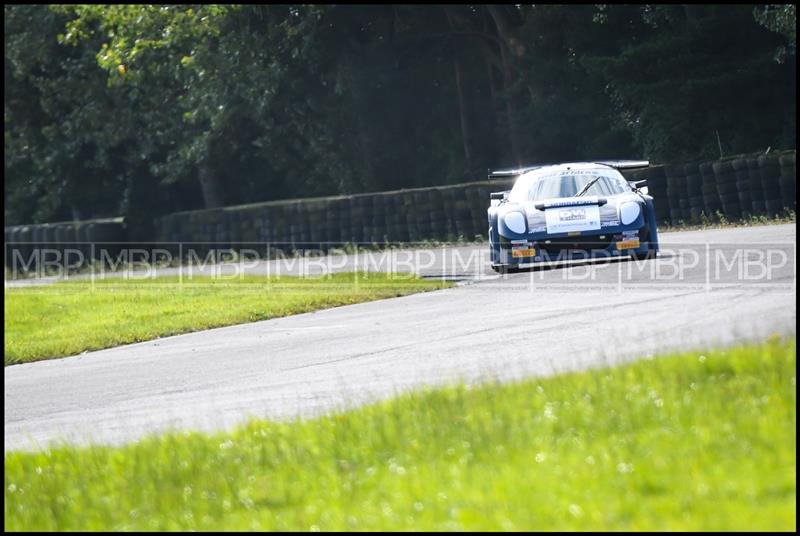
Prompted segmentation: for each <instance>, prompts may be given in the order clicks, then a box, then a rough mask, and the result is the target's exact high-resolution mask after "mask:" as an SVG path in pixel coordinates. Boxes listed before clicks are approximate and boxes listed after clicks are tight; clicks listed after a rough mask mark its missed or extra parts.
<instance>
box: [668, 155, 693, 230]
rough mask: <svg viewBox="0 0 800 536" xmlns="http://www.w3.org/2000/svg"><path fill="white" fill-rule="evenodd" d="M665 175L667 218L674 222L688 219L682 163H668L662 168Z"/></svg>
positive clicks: (687, 203)
mask: <svg viewBox="0 0 800 536" xmlns="http://www.w3.org/2000/svg"><path fill="white" fill-rule="evenodd" d="M664 172H665V174H666V176H667V202H668V204H669V219H670V221H671V222H672V223H673V224H675V223H678V222H681V221H685V220H687V219H688V214H689V199H688V197H687V196H686V175H685V170H684V165H683V164H673V165H668V166H666V167H665V168H664Z"/></svg>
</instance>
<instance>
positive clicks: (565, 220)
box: [544, 205, 600, 233]
mask: <svg viewBox="0 0 800 536" xmlns="http://www.w3.org/2000/svg"><path fill="white" fill-rule="evenodd" d="M544 218H545V223H546V225H547V232H548V233H569V232H575V231H578V232H580V231H595V230H597V229H600V207H599V206H597V205H582V206H567V207H552V208H548V209H546V210H545V211H544Z"/></svg>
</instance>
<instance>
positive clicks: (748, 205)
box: [731, 157, 753, 218]
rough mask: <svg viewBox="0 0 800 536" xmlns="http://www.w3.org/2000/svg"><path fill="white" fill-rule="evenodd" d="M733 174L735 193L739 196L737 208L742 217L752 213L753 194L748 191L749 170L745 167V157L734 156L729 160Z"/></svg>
mask: <svg viewBox="0 0 800 536" xmlns="http://www.w3.org/2000/svg"><path fill="white" fill-rule="evenodd" d="M731 165H732V166H733V174H734V176H735V177H736V194H737V196H738V197H739V208H740V210H741V212H742V216H743V217H745V218H746V217H748V216H750V215H751V214H752V213H753V196H752V193H751V192H750V172H749V170H748V167H747V158H746V157H742V158H734V159H733V160H732V161H731Z"/></svg>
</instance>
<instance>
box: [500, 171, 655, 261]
mask: <svg viewBox="0 0 800 536" xmlns="http://www.w3.org/2000/svg"><path fill="white" fill-rule="evenodd" d="M647 166H649V162H647V161H625V160H623V161H614V162H576V163H567V164H556V165H542V166H529V167H525V168H520V169H509V170H500V171H493V172H491V173H490V174H489V178H490V179H492V178H513V177H516V181H515V183H514V186H513V187H512V189H511V190H508V191H504V192H495V193H492V194H491V205H490V206H489V210H488V215H489V247H490V252H491V259H492V268H493V269H494V270H495V271H498V272H509V271H516V270H517V269H519V268H520V267H523V266H525V265H529V264H536V263H541V262H560V261H564V260H575V259H587V258H592V259H596V258H609V257H615V256H622V255H624V256H630V257H633V258H635V259H643V258H654V257H655V256H656V254H657V252H658V233H657V231H656V218H655V210H654V209H653V198H652V197H651V196H649V195H647V194H646V192H645V191H644V190H643V188H645V187H646V181H638V182H634V183H631V182H628V181H627V180H625V177H623V176H622V174H621V173H620V172H619V171H618V169H631V168H641V167H647Z"/></svg>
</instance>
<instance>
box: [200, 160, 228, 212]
mask: <svg viewBox="0 0 800 536" xmlns="http://www.w3.org/2000/svg"><path fill="white" fill-rule="evenodd" d="M197 175H198V179H199V180H200V188H201V189H202V191H203V202H204V203H205V206H206V208H217V207H221V206H222V205H223V204H224V201H223V196H222V187H221V185H220V184H219V178H218V177H217V176H216V175H215V174H214V172H213V170H212V169H211V168H209V166H208V165H201V166H200V169H199V170H198V172H197Z"/></svg>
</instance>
